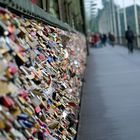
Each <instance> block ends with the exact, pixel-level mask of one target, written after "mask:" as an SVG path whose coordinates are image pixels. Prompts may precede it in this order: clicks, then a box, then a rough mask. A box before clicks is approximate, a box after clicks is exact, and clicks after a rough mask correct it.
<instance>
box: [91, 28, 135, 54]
mask: <svg viewBox="0 0 140 140" xmlns="http://www.w3.org/2000/svg"><path fill="white" fill-rule="evenodd" d="M125 39H126V40H127V47H128V50H129V52H130V53H133V40H134V33H133V31H132V30H131V29H130V26H128V27H127V31H126V32H125ZM107 42H108V43H109V44H110V45H111V46H112V47H113V46H114V44H115V36H114V35H113V34H111V33H110V32H109V33H108V36H107V35H106V34H100V33H95V34H93V35H92V36H91V37H90V43H91V45H92V46H94V47H96V48H100V47H103V46H106V44H107Z"/></svg>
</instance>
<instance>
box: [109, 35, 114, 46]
mask: <svg viewBox="0 0 140 140" xmlns="http://www.w3.org/2000/svg"><path fill="white" fill-rule="evenodd" d="M108 39H109V43H110V45H111V46H112V47H114V44H115V36H114V35H113V34H111V33H110V32H109V33H108Z"/></svg>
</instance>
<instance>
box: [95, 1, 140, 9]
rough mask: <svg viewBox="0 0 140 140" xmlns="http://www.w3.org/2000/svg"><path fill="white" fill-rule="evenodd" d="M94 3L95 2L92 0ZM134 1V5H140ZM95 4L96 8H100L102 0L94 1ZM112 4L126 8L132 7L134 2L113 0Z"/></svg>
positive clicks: (139, 2)
mask: <svg viewBox="0 0 140 140" xmlns="http://www.w3.org/2000/svg"><path fill="white" fill-rule="evenodd" d="M93 1H95V0H93ZM123 1H124V4H123ZM135 1H136V4H138V5H140V0H135ZM96 2H97V7H98V8H102V0H96ZM114 2H115V3H116V4H117V5H120V7H123V6H125V7H127V6H130V5H133V3H134V0H114Z"/></svg>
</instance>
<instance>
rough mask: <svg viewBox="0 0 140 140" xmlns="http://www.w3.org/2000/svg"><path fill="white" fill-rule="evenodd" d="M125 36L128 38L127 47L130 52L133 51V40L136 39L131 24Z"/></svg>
mask: <svg viewBox="0 0 140 140" xmlns="http://www.w3.org/2000/svg"><path fill="white" fill-rule="evenodd" d="M125 38H126V40H127V47H128V51H129V52H130V53H133V48H134V47H133V40H134V33H133V31H132V30H131V29H130V26H128V27H127V31H126V32H125Z"/></svg>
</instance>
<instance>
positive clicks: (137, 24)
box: [134, 0, 140, 48]
mask: <svg viewBox="0 0 140 140" xmlns="http://www.w3.org/2000/svg"><path fill="white" fill-rule="evenodd" d="M134 14H135V25H136V38H137V46H138V48H140V40H139V23H138V12H137V5H136V1H135V0H134Z"/></svg>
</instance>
